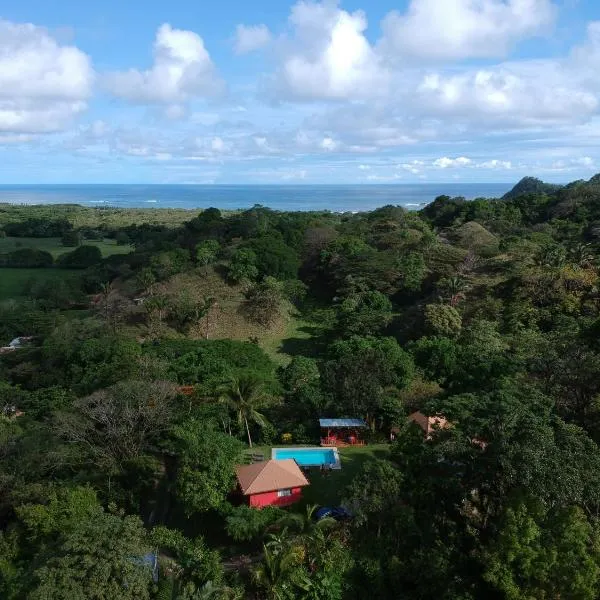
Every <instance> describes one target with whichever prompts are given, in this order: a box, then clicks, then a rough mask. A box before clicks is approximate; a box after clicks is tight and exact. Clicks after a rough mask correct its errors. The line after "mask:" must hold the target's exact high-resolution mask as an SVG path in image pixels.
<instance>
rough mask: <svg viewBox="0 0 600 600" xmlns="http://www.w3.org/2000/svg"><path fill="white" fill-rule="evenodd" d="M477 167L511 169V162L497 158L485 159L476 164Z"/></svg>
mask: <svg viewBox="0 0 600 600" xmlns="http://www.w3.org/2000/svg"><path fill="white" fill-rule="evenodd" d="M477 167H478V168H479V169H512V163H511V161H510V160H498V159H497V158H493V159H492V160H486V161H483V162H481V163H478V164H477Z"/></svg>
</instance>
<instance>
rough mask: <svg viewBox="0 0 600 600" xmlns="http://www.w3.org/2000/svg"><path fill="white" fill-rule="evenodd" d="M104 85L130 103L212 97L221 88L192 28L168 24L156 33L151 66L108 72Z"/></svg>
mask: <svg viewBox="0 0 600 600" xmlns="http://www.w3.org/2000/svg"><path fill="white" fill-rule="evenodd" d="M105 85H106V87H107V88H108V90H109V91H110V92H112V93H113V94H114V95H115V96H118V97H121V98H124V99H126V100H129V101H130V102H134V103H142V104H144V103H160V104H162V103H164V104H171V105H172V104H175V105H176V104H178V103H181V102H186V101H187V100H189V99H190V98H193V97H197V96H213V95H215V94H218V93H219V92H221V91H222V89H223V82H222V81H221V80H220V79H219V77H218V76H217V74H216V69H215V66H214V64H213V62H212V60H211V58H210V55H209V53H208V51H207V50H206V48H205V47H204V41H203V40H202V38H201V37H200V36H199V35H198V34H197V33H194V32H193V31H185V30H182V29H173V28H172V27H171V25H169V24H168V23H165V24H164V25H161V26H160V27H159V29H158V32H157V34H156V40H155V42H154V64H153V65H152V68H150V69H148V70H146V71H139V70H137V69H130V70H129V71H122V72H116V73H110V74H108V75H106V77H105Z"/></svg>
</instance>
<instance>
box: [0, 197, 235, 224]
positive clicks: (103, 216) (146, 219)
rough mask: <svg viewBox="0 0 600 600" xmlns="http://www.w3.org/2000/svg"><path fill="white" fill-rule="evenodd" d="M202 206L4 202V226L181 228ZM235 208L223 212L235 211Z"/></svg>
mask: <svg viewBox="0 0 600 600" xmlns="http://www.w3.org/2000/svg"><path fill="white" fill-rule="evenodd" d="M200 212H202V211H201V209H190V210H188V209H183V208H107V207H90V206H81V205H78V204H38V205H26V206H21V205H19V204H5V203H0V227H1V226H2V225H4V224H5V223H18V222H19V221H24V220H25V219H49V220H53V219H67V220H68V221H69V222H70V223H71V224H72V225H73V227H74V228H75V229H79V228H81V227H91V228H92V229H99V228H105V229H118V228H121V227H126V226H127V225H141V224H142V223H149V224H151V225H165V226H167V227H179V226H180V225H182V224H183V223H185V222H186V221H189V220H190V219H192V218H194V217H195V216H196V215H197V214H198V213H200ZM231 212H234V211H223V213H225V214H227V213H231Z"/></svg>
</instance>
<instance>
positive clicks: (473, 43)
mask: <svg viewBox="0 0 600 600" xmlns="http://www.w3.org/2000/svg"><path fill="white" fill-rule="evenodd" d="M555 14H556V7H555V6H554V4H553V3H552V2H551V0H443V1H440V0H411V2H410V5H409V8H408V12H407V13H406V14H400V13H399V12H397V11H393V12H391V13H389V14H388V15H387V16H386V17H385V19H384V21H383V23H382V29H383V37H382V39H381V41H380V47H381V49H382V51H383V53H384V54H386V55H387V56H388V57H392V58H394V57H395V58H404V57H407V58H414V57H416V58H424V59H434V60H442V61H448V60H457V59H464V58H476V57H477V58H491V57H502V56H505V55H507V54H508V53H509V51H510V50H511V49H512V47H513V46H514V45H515V44H516V43H517V42H518V41H520V40H522V39H525V38H528V37H531V36H535V35H539V34H541V33H544V32H546V31H548V30H549V28H550V27H551V26H552V24H553V22H554V18H555Z"/></svg>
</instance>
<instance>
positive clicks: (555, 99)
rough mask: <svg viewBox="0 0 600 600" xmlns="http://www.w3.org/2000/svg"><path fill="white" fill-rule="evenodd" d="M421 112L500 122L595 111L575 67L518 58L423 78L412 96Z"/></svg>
mask: <svg viewBox="0 0 600 600" xmlns="http://www.w3.org/2000/svg"><path fill="white" fill-rule="evenodd" d="M416 99H417V108H418V110H420V111H421V112H422V113H425V114H430V115H436V116H438V117H442V116H446V117H447V116H458V117H463V118H465V119H467V120H468V121H470V122H474V121H477V120H478V119H481V118H482V117H485V118H487V119H488V121H487V124H488V125H489V119H490V118H493V119H495V120H499V121H501V122H502V123H503V124H504V125H505V126H506V125H508V124H509V122H510V121H512V122H513V123H515V124H520V125H524V124H529V125H532V124H536V123H541V122H555V123H560V122H565V121H567V122H573V121H577V120H582V119H586V118H588V117H589V116H591V115H592V114H593V113H594V112H595V111H596V110H597V109H598V105H599V103H598V98H597V97H596V95H595V94H594V93H593V92H592V91H590V90H588V89H586V88H585V87H583V86H582V85H581V83H580V81H579V79H578V74H577V71H576V69H568V68H567V67H566V66H565V65H563V64H560V63H558V62H555V61H548V60H546V61H533V60H532V61H523V62H520V63H519V62H514V63H505V64H502V65H499V66H497V67H490V68H487V69H478V70H472V71H469V70H467V71H465V72H463V73H460V74H451V75H445V74H440V73H431V74H428V75H426V76H424V77H423V79H422V81H421V84H420V85H419V87H418V89H417V94H416Z"/></svg>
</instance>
